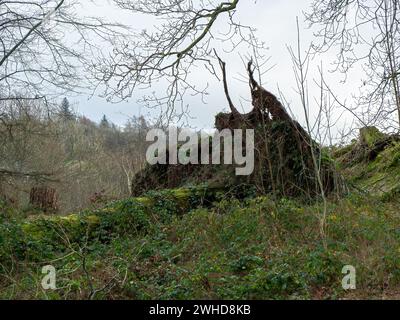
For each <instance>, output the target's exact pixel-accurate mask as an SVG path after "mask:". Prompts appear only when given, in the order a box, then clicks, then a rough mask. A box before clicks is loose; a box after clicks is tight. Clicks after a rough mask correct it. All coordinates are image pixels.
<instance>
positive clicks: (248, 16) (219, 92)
mask: <svg viewBox="0 0 400 320" xmlns="http://www.w3.org/2000/svg"><path fill="white" fill-rule="evenodd" d="M310 5H311V0H279V1H276V0H259V1H257V2H255V1H254V0H243V1H241V2H240V4H239V7H238V9H237V10H238V11H237V14H238V19H239V20H240V22H241V23H243V24H247V25H252V26H254V27H255V28H257V36H258V37H259V39H261V40H262V41H264V42H265V43H266V45H267V46H268V47H269V50H268V55H269V56H270V57H271V59H270V62H269V65H270V66H273V65H275V67H274V68H273V69H272V70H271V71H269V72H268V73H267V74H266V75H265V76H264V77H263V79H262V80H263V85H264V87H265V88H266V89H268V90H270V91H271V92H272V93H274V94H276V95H277V94H278V90H277V88H278V86H279V88H280V90H281V91H282V92H283V94H284V95H285V97H286V98H287V100H288V102H289V103H290V106H291V109H292V111H293V113H294V114H295V116H296V117H297V118H298V119H299V120H300V121H302V119H303V117H302V109H301V105H300V101H299V98H298V96H297V94H296V93H295V90H294V89H295V81H294V74H293V69H292V63H291V60H290V55H289V53H288V50H287V46H288V45H289V46H296V42H297V34H296V16H298V17H299V20H300V23H301V28H302V29H301V37H302V43H303V46H304V48H305V49H306V48H307V46H308V44H309V43H310V42H311V41H312V39H313V37H312V31H311V30H309V29H307V28H306V26H307V25H306V23H305V22H304V16H303V11H307V10H309V7H310ZM90 11H91V14H94V15H98V16H103V17H107V18H108V19H110V20H113V19H118V21H121V22H125V23H128V24H129V25H131V26H132V27H133V28H135V29H138V30H141V29H144V28H148V27H150V26H149V24H148V22H146V21H148V19H143V18H141V17H138V16H137V15H131V14H128V13H125V14H122V13H121V12H119V11H116V10H113V9H112V8H111V6H110V5H109V4H107V1H104V4H103V5H102V6H99V7H96V8H94V7H92V8H91V9H90ZM216 27H217V28H219V26H218V25H217V26H216ZM217 49H219V50H220V51H222V50H221V49H222V48H217ZM239 53H241V54H246V53H247V52H246V50H242V51H240V50H238V52H235V54H234V56H232V55H230V56H229V57H225V58H226V59H227V60H226V61H227V63H228V66H227V71H228V74H229V78H230V79H229V80H230V90H231V95H232V98H233V99H234V100H235V104H236V105H237V107H238V108H239V109H242V107H243V109H244V110H249V108H250V107H251V106H250V103H249V102H247V101H246V100H245V99H244V98H246V97H248V95H249V88H248V85H246V84H245V83H242V82H240V81H239V80H237V79H238V78H239V77H240V76H241V75H242V76H243V75H245V67H244V66H243V64H242V63H241V60H240V58H239ZM334 58H335V57H334V56H333V53H332V54H328V55H324V56H319V57H316V58H315V59H314V61H313V62H312V67H311V69H310V74H309V82H310V92H311V95H316V96H318V90H317V88H316V86H314V85H313V83H312V80H313V78H318V77H319V76H318V72H317V67H318V66H319V65H320V64H321V62H322V63H323V65H324V69H325V70H328V69H330V68H332V67H331V63H332V62H333V61H334ZM194 72H196V79H198V80H199V81H200V83H206V82H209V83H210V90H209V96H208V97H207V104H205V105H204V104H203V103H202V102H201V101H199V99H198V98H189V99H188V101H187V102H188V103H190V110H191V115H192V117H193V119H191V120H190V124H191V125H192V126H194V127H196V128H212V127H213V123H214V116H215V114H217V113H218V112H220V111H223V110H227V103H226V101H225V96H224V93H223V88H222V84H221V83H218V82H216V81H215V79H211V78H210V75H209V74H208V73H207V71H206V70H205V69H202V68H197V69H196V70H194ZM326 77H327V80H328V81H329V83H330V84H331V86H332V88H333V89H334V90H335V92H336V93H337V95H338V96H339V97H340V98H341V99H342V100H343V101H344V100H345V99H348V101H349V98H350V97H351V94H353V93H354V94H356V93H357V89H358V87H359V86H360V84H361V74H360V73H357V72H353V73H352V74H350V76H349V80H350V81H348V82H347V84H346V85H343V84H341V83H340V80H342V78H343V77H342V76H341V75H340V74H335V73H333V74H332V73H327V74H326ZM140 95H141V93H140V92H136V96H135V97H133V98H132V99H130V100H129V101H126V102H122V103H118V104H111V103H107V101H106V100H105V99H102V98H97V97H94V98H91V99H90V100H88V97H87V96H79V97H71V98H70V100H71V102H73V103H74V105H75V106H76V109H77V110H78V112H79V113H81V114H84V115H86V116H88V117H89V118H91V119H93V120H95V121H98V120H99V119H100V118H101V117H102V115H103V114H105V115H106V116H107V117H108V118H109V119H110V120H112V121H113V122H115V123H116V124H119V125H122V124H123V123H125V122H126V119H127V118H128V117H130V116H132V115H139V114H143V115H146V114H147V113H148V110H145V109H144V108H140V107H139V106H138V104H137V103H136V98H139V97H140ZM313 111H315V110H311V112H313ZM347 117H348V115H347ZM345 120H346V121H347V122H349V121H351V119H350V118H349V117H348V118H347V119H344V120H342V123H344V121H345Z"/></svg>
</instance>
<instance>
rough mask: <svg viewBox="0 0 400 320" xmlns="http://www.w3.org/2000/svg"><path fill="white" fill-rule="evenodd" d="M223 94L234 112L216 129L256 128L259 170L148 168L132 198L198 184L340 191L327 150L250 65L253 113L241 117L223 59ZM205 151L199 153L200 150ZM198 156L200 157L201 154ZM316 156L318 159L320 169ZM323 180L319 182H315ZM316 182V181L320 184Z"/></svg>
mask: <svg viewBox="0 0 400 320" xmlns="http://www.w3.org/2000/svg"><path fill="white" fill-rule="evenodd" d="M219 62H220V66H221V69H222V74H223V83H224V91H225V95H226V98H227V100H228V104H229V108H230V111H231V112H230V113H220V114H218V115H217V116H216V119H215V127H216V129H218V130H220V131H221V130H223V129H230V130H234V129H254V132H255V170H254V172H253V174H252V175H250V176H248V177H243V176H235V170H234V166H230V165H219V166H212V165H193V164H189V165H179V164H178V165H168V164H167V165H162V164H157V165H154V166H148V167H147V168H146V169H145V170H143V171H142V172H140V173H139V174H138V175H137V176H136V178H135V179H134V182H133V187H132V190H133V194H134V195H138V194H141V193H143V192H145V191H148V190H151V189H160V188H175V187H179V186H183V185H185V184H193V183H199V182H202V183H204V182H207V183H210V184H211V183H214V184H215V183H216V184H219V185H220V186H224V187H225V188H228V189H229V187H232V188H235V187H237V186H243V185H254V186H255V187H256V189H257V192H258V193H263V194H265V193H270V192H272V193H275V194H280V195H285V196H297V195H307V196H311V197H313V196H316V195H319V194H321V186H320V185H319V183H318V180H320V181H321V182H322V186H323V191H324V193H325V194H328V193H330V192H333V191H340V189H341V188H342V183H341V182H340V179H339V178H338V176H337V175H336V173H335V170H334V168H333V166H332V163H331V162H330V161H329V158H328V157H327V156H325V157H324V155H323V154H324V153H323V150H322V148H321V146H319V145H318V144H317V143H316V142H315V141H314V140H313V139H312V138H311V137H310V135H309V134H308V133H307V132H306V131H305V130H304V129H303V128H302V126H301V125H300V124H299V123H298V122H297V121H295V120H293V119H292V118H291V116H290V115H289V114H288V113H287V111H286V110H285V108H284V107H283V105H282V104H281V103H280V102H279V100H278V99H277V98H276V97H275V96H274V95H273V94H272V93H270V92H268V91H267V90H266V89H264V88H263V87H262V86H261V85H260V84H259V83H258V82H257V81H256V80H255V77H254V71H255V69H254V67H253V63H252V62H251V61H250V62H249V63H248V68H247V72H248V76H249V85H250V91H251V97H252V105H253V109H252V110H251V112H249V113H247V114H241V113H240V112H239V111H238V110H237V108H236V107H235V106H234V104H233V102H232V99H231V98H230V95H229V89H228V83H227V76H226V65H225V62H223V61H222V60H221V59H219ZM200 152H201V150H200ZM200 152H199V154H200ZM313 155H314V156H315V157H317V159H318V161H317V164H316V165H317V166H318V167H317V168H315V161H313ZM317 175H319V177H317ZM317 178H318V179H317Z"/></svg>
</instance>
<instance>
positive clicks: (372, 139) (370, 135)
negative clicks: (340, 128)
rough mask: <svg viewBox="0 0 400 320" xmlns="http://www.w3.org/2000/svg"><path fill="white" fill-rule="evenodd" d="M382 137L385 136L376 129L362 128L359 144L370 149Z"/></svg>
mask: <svg viewBox="0 0 400 320" xmlns="http://www.w3.org/2000/svg"><path fill="white" fill-rule="evenodd" d="M384 137H385V134H384V133H382V132H380V131H379V130H378V128H376V127H364V128H361V129H360V138H361V142H362V143H363V144H365V145H367V146H368V147H370V148H371V147H373V145H374V144H375V143H376V142H377V141H378V140H380V139H382V138H384Z"/></svg>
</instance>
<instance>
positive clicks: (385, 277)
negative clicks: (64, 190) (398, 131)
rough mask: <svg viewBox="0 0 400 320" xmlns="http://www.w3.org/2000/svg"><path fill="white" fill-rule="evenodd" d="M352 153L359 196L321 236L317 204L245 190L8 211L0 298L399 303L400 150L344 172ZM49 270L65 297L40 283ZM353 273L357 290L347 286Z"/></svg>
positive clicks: (351, 196) (346, 200)
mask: <svg viewBox="0 0 400 320" xmlns="http://www.w3.org/2000/svg"><path fill="white" fill-rule="evenodd" d="M355 148H357V144H356V143H353V144H352V148H349V147H346V148H344V149H345V151H342V150H337V153H336V154H338V155H340V156H338V157H339V158H338V159H339V160H338V161H339V162H340V163H341V166H342V167H343V169H344V171H343V172H344V173H345V175H346V178H347V180H348V181H349V182H350V185H351V186H353V188H351V189H350V192H349V193H348V194H347V195H346V196H344V197H342V198H341V199H333V198H331V199H329V201H328V207H327V221H326V226H327V228H326V233H325V234H324V235H321V232H320V223H321V215H322V212H323V208H322V205H321V204H320V203H319V202H318V201H317V200H316V201H315V203H310V202H309V201H307V202H305V201H304V199H300V198H297V199H287V198H276V197H273V196H263V197H257V196H256V193H255V190H252V188H251V186H245V185H243V186H241V188H240V192H238V191H237V190H236V192H228V191H227V190H226V189H225V188H221V187H218V188H217V187H210V186H207V185H203V186H197V187H191V188H185V189H183V188H182V189H175V190H161V191H151V192H148V193H146V194H145V195H143V196H141V197H137V198H131V199H126V200H121V201H114V202H111V203H109V204H108V205H106V206H105V207H103V208H101V209H88V210H86V211H83V212H80V213H77V214H71V215H67V216H46V215H37V214H36V215H28V216H27V212H20V211H18V210H17V209H15V208H11V207H8V206H7V205H5V204H1V206H0V212H1V214H0V298H1V299H15V298H22V299H33V298H36V299H354V298H356V299H358V298H379V299H381V298H398V297H399V295H400V291H399V288H400V202H399V201H398V192H399V190H400V188H399V179H398V177H399V176H400V171H399V168H400V163H399V159H400V157H399V154H400V145H399V144H398V143H394V144H392V145H390V146H388V147H386V148H385V149H384V150H383V151H381V152H380V153H379V154H378V155H377V157H376V158H375V159H374V160H371V161H368V160H363V161H359V162H357V163H353V162H351V163H347V162H346V161H345V159H347V156H346V155H348V154H349V153H352V152H353V153H354V150H355ZM332 161H334V160H332ZM378 177H379V178H378ZM373 181H375V183H372V182H373ZM378 181H379V183H378ZM377 185H379V186H381V188H380V190H381V191H380V192H377V191H376V190H377ZM383 187H385V188H383ZM246 190H247V192H246ZM369 190H372V192H369ZM29 213H31V212H29ZM46 265H52V266H54V267H55V269H56V271H57V278H56V284H57V289H56V290H44V289H43V288H42V286H41V281H42V279H43V277H44V274H42V267H44V266H46ZM346 265H352V266H354V267H355V268H356V271H357V289H356V290H347V291H346V290H344V289H343V288H342V285H341V281H342V279H343V277H344V274H342V268H343V267H344V266H346Z"/></svg>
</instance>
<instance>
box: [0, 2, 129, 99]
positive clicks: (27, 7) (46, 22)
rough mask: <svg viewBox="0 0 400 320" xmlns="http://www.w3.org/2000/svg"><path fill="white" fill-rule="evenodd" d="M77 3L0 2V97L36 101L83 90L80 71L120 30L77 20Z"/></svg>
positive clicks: (103, 23) (98, 23)
mask: <svg viewBox="0 0 400 320" xmlns="http://www.w3.org/2000/svg"><path fill="white" fill-rule="evenodd" d="M78 4H79V2H78V1H75V0H31V1H22V2H21V1H18V0H7V1H5V0H0V99H2V100H4V99H17V98H18V99H21V98H24V99H38V98H40V97H42V98H44V97H45V96H48V95H54V94H57V93H62V92H66V91H71V90H76V89H77V88H78V87H82V86H83V80H84V79H83V77H82V75H81V73H80V68H81V67H83V66H84V64H85V63H87V61H88V60H89V59H90V58H91V57H92V56H93V54H94V53H95V52H97V51H98V50H100V49H99V47H98V44H99V42H97V43H96V41H100V40H102V41H109V42H112V40H113V38H114V37H115V36H116V35H118V34H119V30H121V29H119V28H120V27H121V26H120V25H117V24H108V23H105V22H103V21H102V20H100V19H98V18H87V17H85V18H84V19H83V18H80V17H79V15H78V14H77V13H76V12H77V10H75V9H76V7H77V5H78Z"/></svg>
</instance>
